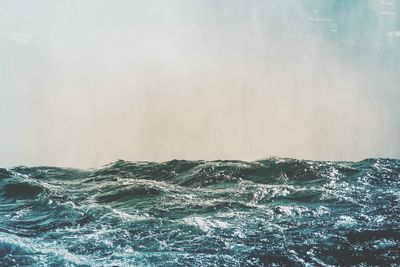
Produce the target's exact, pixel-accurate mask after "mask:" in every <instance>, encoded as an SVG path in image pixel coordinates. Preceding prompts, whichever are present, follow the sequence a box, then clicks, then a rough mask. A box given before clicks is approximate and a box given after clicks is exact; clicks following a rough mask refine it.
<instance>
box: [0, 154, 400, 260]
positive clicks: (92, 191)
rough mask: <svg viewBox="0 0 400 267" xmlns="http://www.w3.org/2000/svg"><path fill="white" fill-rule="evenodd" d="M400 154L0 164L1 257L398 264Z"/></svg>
mask: <svg viewBox="0 0 400 267" xmlns="http://www.w3.org/2000/svg"><path fill="white" fill-rule="evenodd" d="M399 189H400V160H394V159H366V160H363V161H359V162H330V161H307V160H295V159H285V158H267V159H262V160H257V161H252V162H246V161H185V160H173V161H168V162H162V163H155V162H128V161H123V160H119V161H116V162H114V163H111V164H109V165H106V166H104V167H102V168H99V169H92V170H77V169H66V168H57V167H23V166H21V167H16V168H12V169H0V266H32V265H33V266H48V265H61V266H98V265H100V266H102V265H105V266H130V265H131V266H149V265H151V266H189V265H190V266H274V265H275V266H276V265H283V266H285V265H286V266H303V265H318V266H320V265H321V266H328V265H396V264H398V263H399V262H400V256H399V253H398V251H399V249H400V225H399V222H400V215H399V214H400V193H399V192H400V190H399Z"/></svg>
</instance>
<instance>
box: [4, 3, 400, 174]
mask: <svg viewBox="0 0 400 267" xmlns="http://www.w3.org/2000/svg"><path fill="white" fill-rule="evenodd" d="M399 73H400V1H397V0H381V1H379V0H365V1H364V0H350V1H348V0H326V1H318V0H279V1H278V0H271V1H260V0H254V1H244V0H243V1H238V0H203V1H197V0H196V1H195V0H170V1H163V0H158V1H156V0H149V1H147V0H146V1H145V0H143V1H135V0H134V1H123V0H115V1H105V0H87V1H78V0H70V1H67V0H60V1H52V0H38V1H28V0H25V1H24V0H0V99H1V105H0V166H2V167H12V166H17V165H28V166H38V165H47V166H49V165H56V166H68V167H82V168H91V167H98V166H101V165H103V164H107V163H110V162H112V161H115V160H117V159H124V160H130V161H166V160H171V159H188V160H194V159H205V160H213V159H240V160H254V159H259V158H265V157H270V156H278V157H292V158H299V159H312V160H361V159H365V158H371V157H388V158H400V116H399V115H400V105H399V102H400V88H399V85H400V75H399Z"/></svg>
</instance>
